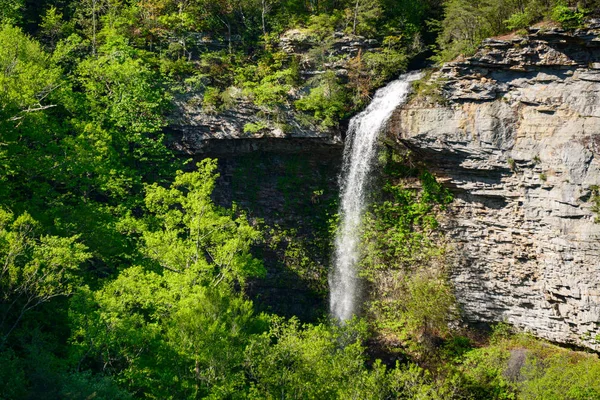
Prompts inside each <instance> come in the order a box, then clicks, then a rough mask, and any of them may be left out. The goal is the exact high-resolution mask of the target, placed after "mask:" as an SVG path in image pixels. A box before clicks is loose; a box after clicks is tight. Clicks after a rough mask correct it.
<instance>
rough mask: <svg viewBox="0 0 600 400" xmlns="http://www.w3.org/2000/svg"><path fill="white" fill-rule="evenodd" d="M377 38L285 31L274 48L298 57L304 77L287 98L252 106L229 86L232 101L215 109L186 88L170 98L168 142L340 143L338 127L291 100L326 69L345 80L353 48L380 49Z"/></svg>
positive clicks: (190, 145) (185, 146) (191, 148)
mask: <svg viewBox="0 0 600 400" xmlns="http://www.w3.org/2000/svg"><path fill="white" fill-rule="evenodd" d="M194 43H197V44H198V46H200V45H201V44H207V43H212V42H211V41H210V40H209V39H207V38H205V37H203V36H200V37H198V38H197V39H196V40H195V41H194ZM377 44H378V43H377V41H376V40H374V39H366V38H364V37H362V36H357V35H349V34H344V33H341V32H335V33H333V34H332V35H330V36H327V37H326V38H324V39H323V38H319V37H317V36H315V34H314V33H310V31H307V30H300V29H293V30H290V31H287V32H285V33H284V34H283V35H282V36H281V37H280V39H279V48H280V49H281V50H282V51H283V52H285V53H287V54H288V55H289V56H290V57H295V58H296V59H297V60H298V62H299V73H300V76H301V78H302V79H303V81H304V82H305V83H306V85H304V86H302V87H301V88H296V89H292V90H291V91H290V92H289V93H288V95H289V100H290V101H289V103H290V104H284V103H282V104H279V105H277V106H273V107H268V106H257V105H255V104H254V103H253V102H252V101H251V99H250V98H248V97H246V96H245V95H244V94H243V91H242V90H241V89H240V88H236V87H230V88H228V89H227V92H228V93H227V97H229V99H230V101H229V103H231V104H223V105H221V106H220V107H219V109H218V110H217V109H212V108H211V107H205V106H204V105H203V97H204V93H202V92H201V91H197V92H196V91H193V90H190V91H188V92H186V93H184V94H181V95H179V96H178V97H177V98H176V99H175V101H174V103H175V107H174V111H173V113H172V115H171V117H170V121H169V133H170V134H171V135H170V136H171V147H172V148H174V149H175V150H176V151H178V152H180V153H184V154H199V153H203V154H206V153H223V152H225V153H237V154H239V153H240V152H248V151H255V150H265V151H276V152H279V151H284V152H295V149H297V148H298V140H301V142H302V145H301V146H305V147H312V148H318V149H322V148H331V147H336V148H337V147H341V146H342V136H341V131H340V129H338V128H331V127H323V126H321V125H319V124H320V123H321V122H322V121H317V120H315V119H314V118H311V117H309V116H308V115H307V114H304V113H302V112H300V111H298V110H296V109H295V108H294V107H293V106H292V104H291V103H293V101H295V100H297V99H299V98H301V97H302V95H305V94H306V93H307V92H308V90H309V87H310V85H308V83H309V82H310V79H311V78H312V77H315V76H318V75H321V74H324V73H326V72H328V71H331V72H333V73H335V74H336V75H337V76H338V77H340V80H341V81H342V82H344V81H345V80H347V75H348V70H347V66H348V62H349V61H350V60H351V59H352V58H353V57H356V56H357V55H358V54H361V53H363V54H364V52H372V51H379V49H378V48H377V47H376V46H377ZM257 139H260V140H257ZM280 139H285V140H280ZM290 139H292V140H290Z"/></svg>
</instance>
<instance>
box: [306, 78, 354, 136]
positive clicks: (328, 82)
mask: <svg viewBox="0 0 600 400" xmlns="http://www.w3.org/2000/svg"><path fill="white" fill-rule="evenodd" d="M346 99H347V97H346V93H345V91H344V89H343V87H342V86H341V85H340V84H339V83H338V80H337V78H336V76H335V75H334V73H333V72H327V73H326V74H324V75H323V77H322V78H321V79H319V80H318V84H317V86H315V87H313V88H312V89H310V93H309V94H308V95H306V96H304V97H303V98H301V99H299V100H297V101H296V103H295V104H296V108H298V109H299V110H302V111H308V112H311V113H312V115H313V117H314V118H315V120H316V121H317V122H318V123H319V124H320V125H321V126H322V127H323V128H330V127H333V126H336V125H337V121H338V120H339V119H340V118H342V117H343V116H345V115H346V113H347V111H348V109H347V101H346Z"/></svg>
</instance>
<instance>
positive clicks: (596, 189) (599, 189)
mask: <svg viewBox="0 0 600 400" xmlns="http://www.w3.org/2000/svg"><path fill="white" fill-rule="evenodd" d="M590 191H591V192H592V195H591V198H590V201H591V202H592V212H594V213H595V214H596V218H595V220H594V222H596V223H600V186H598V185H592V186H590Z"/></svg>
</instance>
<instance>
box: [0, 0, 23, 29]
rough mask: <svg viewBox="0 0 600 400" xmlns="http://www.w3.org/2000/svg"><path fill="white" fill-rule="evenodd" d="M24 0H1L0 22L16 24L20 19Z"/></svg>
mask: <svg viewBox="0 0 600 400" xmlns="http://www.w3.org/2000/svg"><path fill="white" fill-rule="evenodd" d="M24 9H25V0H1V1H0V23H9V24H16V23H18V22H20V21H21V15H22V13H23V10H24Z"/></svg>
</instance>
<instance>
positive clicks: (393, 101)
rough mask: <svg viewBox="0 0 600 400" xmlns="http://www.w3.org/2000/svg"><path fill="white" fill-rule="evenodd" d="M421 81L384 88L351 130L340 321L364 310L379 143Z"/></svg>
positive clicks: (333, 281)
mask: <svg viewBox="0 0 600 400" xmlns="http://www.w3.org/2000/svg"><path fill="white" fill-rule="evenodd" d="M421 76H422V74H421V73H420V72H410V73H407V74H405V75H402V76H401V77H400V78H399V79H398V80H395V81H393V82H391V83H389V84H388V85H387V86H385V87H383V88H381V89H379V90H378V91H377V92H376V93H375V96H374V97H373V100H372V101H371V103H370V104H369V105H368V107H367V108H366V109H365V110H364V111H362V112H361V113H360V114H358V115H356V116H355V117H354V118H352V120H350V124H349V126H348V134H347V138H346V145H345V148H344V161H343V166H342V172H341V178H340V179H341V196H340V209H339V213H340V225H339V226H338V230H337V233H336V237H335V243H334V254H333V268H332V271H331V273H330V276H329V288H330V300H329V308H330V313H331V315H332V317H334V318H335V319H337V320H339V321H341V322H344V321H347V320H349V319H351V318H352V316H353V315H354V314H356V313H357V312H358V309H359V305H360V299H361V290H360V279H359V276H358V271H357V269H358V268H357V266H358V262H359V259H360V248H359V244H360V232H361V229H360V228H361V222H362V217H363V215H364V212H365V209H366V207H367V196H366V195H367V191H368V188H369V180H370V178H371V175H372V172H373V164H374V161H375V159H376V158H377V139H378V137H379V134H380V133H381V131H382V130H383V129H384V128H385V125H386V123H387V121H388V119H389V118H390V117H391V115H392V113H393V111H394V110H395V109H396V108H397V107H398V106H400V105H401V104H403V103H404V102H406V101H407V98H408V95H409V93H410V90H411V87H412V82H413V81H415V80H417V79H419V78H420V77H421Z"/></svg>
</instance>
